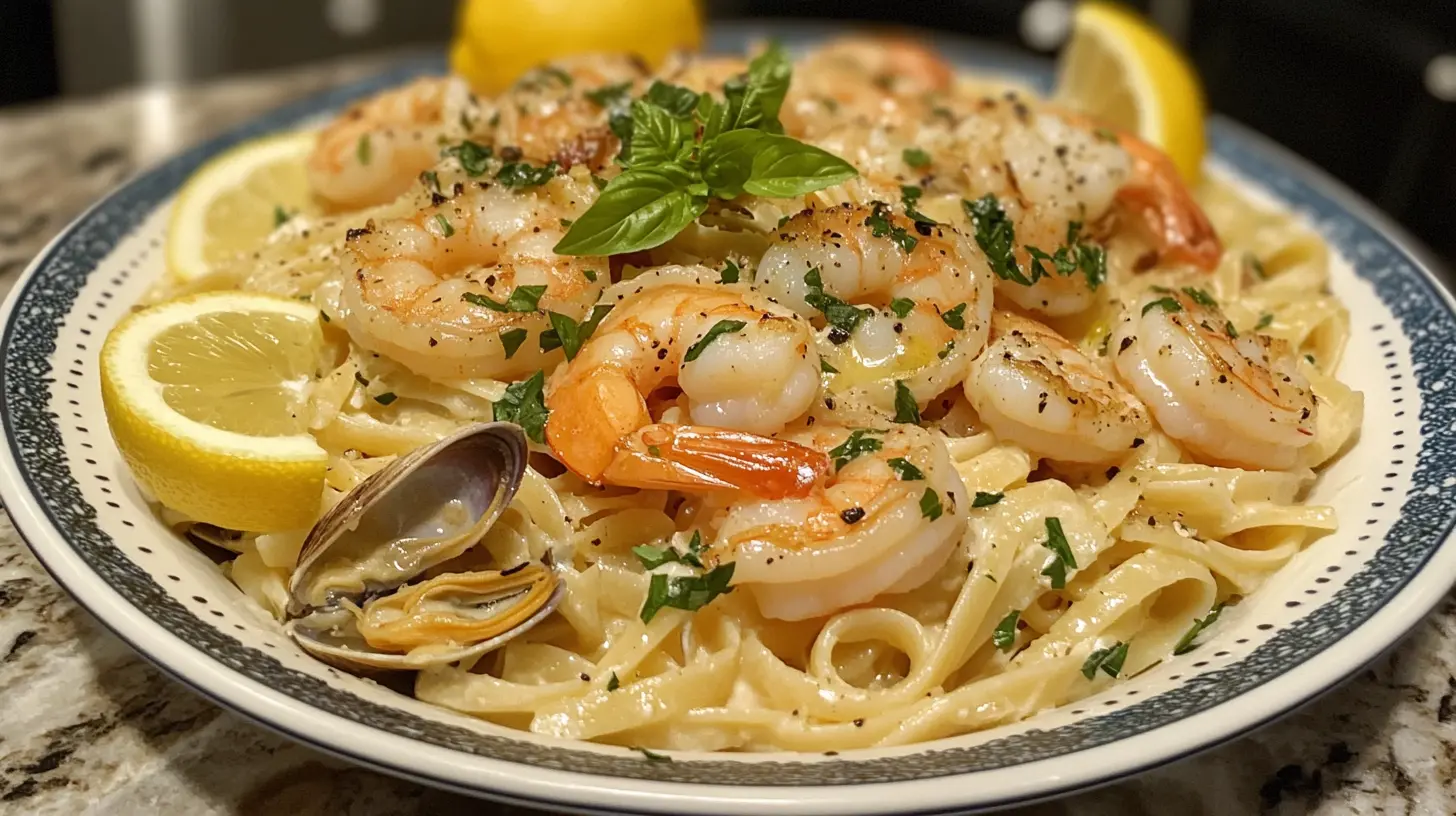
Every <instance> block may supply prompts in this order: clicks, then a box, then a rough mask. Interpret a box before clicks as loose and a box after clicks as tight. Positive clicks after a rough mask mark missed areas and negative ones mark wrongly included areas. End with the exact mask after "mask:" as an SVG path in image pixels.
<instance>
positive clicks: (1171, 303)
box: [1143, 295, 1183, 314]
mask: <svg viewBox="0 0 1456 816" xmlns="http://www.w3.org/2000/svg"><path fill="white" fill-rule="evenodd" d="M1154 309H1162V310H1163V311H1165V312H1168V313H1169V314H1172V313H1173V312H1181V311H1183V304H1181V303H1179V302H1178V299H1177V298H1174V297H1169V296H1166V295H1165V296H1163V297H1160V298H1158V299H1157V300H1150V301H1148V304H1147V305H1146V306H1144V307H1143V314H1147V313H1148V312H1151V311H1152V310H1154Z"/></svg>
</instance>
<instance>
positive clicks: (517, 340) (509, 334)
mask: <svg viewBox="0 0 1456 816" xmlns="http://www.w3.org/2000/svg"><path fill="white" fill-rule="evenodd" d="M526 334H527V332H526V330H525V329H506V330H505V331H503V332H501V333H500V341H501V347H502V348H504V349H505V350H506V359H507V360H509V359H511V358H512V357H514V356H516V351H517V350H519V349H520V348H521V344H522V343H524V342H526Z"/></svg>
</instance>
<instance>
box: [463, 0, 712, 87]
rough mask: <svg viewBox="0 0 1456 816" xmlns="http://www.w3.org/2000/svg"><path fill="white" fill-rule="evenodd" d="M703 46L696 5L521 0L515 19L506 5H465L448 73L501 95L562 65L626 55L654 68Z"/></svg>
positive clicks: (680, 0) (489, 0)
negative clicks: (545, 68) (535, 71)
mask: <svg viewBox="0 0 1456 816" xmlns="http://www.w3.org/2000/svg"><path fill="white" fill-rule="evenodd" d="M702 38H703V25H702V21H701V19H700V18H699V13H698V4H697V2H696V0H517V1H516V2H514V3H512V4H510V11H509V13H503V11H502V7H501V4H500V0H467V2H464V3H461V4H460V14H459V17H458V18H457V21H456V26H455V42H454V43H453V44H451V46H450V70H451V71H452V72H454V73H455V74H458V75H460V76H462V77H465V79H466V80H468V81H469V82H470V85H471V87H473V88H474V89H475V90H476V91H477V92H478V93H484V94H496V93H499V92H501V91H503V90H505V89H506V88H507V87H509V86H510V84H511V83H513V82H515V81H516V79H518V78H519V77H520V76H521V75H522V74H524V73H526V72H527V71H529V70H531V69H532V68H535V67H536V66H538V65H540V64H542V63H544V62H548V61H550V60H553V59H556V58H558V57H566V56H570V55H572V54H587V53H592V52H612V51H621V50H623V49H624V48H626V49H630V50H631V51H632V52H633V53H635V54H637V55H638V56H640V57H642V58H643V59H645V60H647V62H648V64H650V65H654V66H655V65H659V64H661V62H662V60H663V59H665V58H666V57H667V55H668V54H669V53H671V52H672V51H673V50H675V49H678V48H688V49H696V48H697V47H698V45H699V44H700V43H701V42H702Z"/></svg>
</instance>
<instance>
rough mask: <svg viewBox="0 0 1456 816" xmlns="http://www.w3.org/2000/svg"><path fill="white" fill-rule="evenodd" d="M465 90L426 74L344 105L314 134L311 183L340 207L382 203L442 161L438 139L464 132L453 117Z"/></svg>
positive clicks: (464, 99)
mask: <svg viewBox="0 0 1456 816" xmlns="http://www.w3.org/2000/svg"><path fill="white" fill-rule="evenodd" d="M469 104H470V103H469V91H468V90H467V89H466V87H465V85H464V84H463V83H462V82H461V81H460V80H458V79H451V78H447V77H426V78H423V79H418V80H415V81H414V82H412V83H410V84H409V85H406V86H404V87H402V88H394V89H392V90H388V91H385V92H384V93H381V94H379V95H378V96H374V97H371V98H370V99H366V100H364V101H362V102H359V103H358V104H356V105H354V106H353V107H351V108H349V109H348V110H347V111H345V112H344V113H343V114H341V115H340V116H339V117H338V118H336V119H334V121H333V122H331V123H329V125H328V126H327V127H325V128H324V129H323V130H322V131H320V132H319V137H318V143H317V144H316V145H315V146H314V150H313V153H312V154H310V155H309V157H308V162H307V164H306V170H307V172H308V182H309V186H310V187H312V188H313V191H314V192H315V193H316V194H318V196H319V197H321V198H323V199H324V200H325V201H327V202H328V203H329V204H331V205H333V206H334V207H336V208H338V209H349V210H357V209H363V208H365V207H370V206H374V205H378V204H385V203H388V202H390V201H393V200H394V199H396V198H398V197H399V196H400V195H401V194H403V193H404V192H406V191H407V190H409V189H410V187H411V186H412V185H413V184H414V183H415V180H416V178H417V177H418V176H419V174H420V172H421V171H424V170H428V169H429V168H430V167H432V166H434V165H435V163H436V162H438V161H439V160H440V142H441V140H442V139H443V140H445V141H451V140H452V139H458V138H460V137H463V136H464V129H463V126H462V124H461V122H460V121H459V116H458V115H447V110H448V109H450V108H459V109H460V110H462V111H463V110H465V109H466V106H468V105H469Z"/></svg>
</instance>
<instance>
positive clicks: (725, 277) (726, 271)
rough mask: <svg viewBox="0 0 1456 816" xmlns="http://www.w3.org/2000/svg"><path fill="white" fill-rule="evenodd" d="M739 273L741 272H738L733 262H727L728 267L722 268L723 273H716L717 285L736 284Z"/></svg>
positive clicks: (736, 265)
mask: <svg viewBox="0 0 1456 816" xmlns="http://www.w3.org/2000/svg"><path fill="white" fill-rule="evenodd" d="M741 271H742V270H740V269H739V268H738V264H736V263H734V262H733V261H731V260H730V261H728V265H727V266H725V267H723V271H722V272H719V273H718V282H719V283H737V282H738V273H739V272H741Z"/></svg>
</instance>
